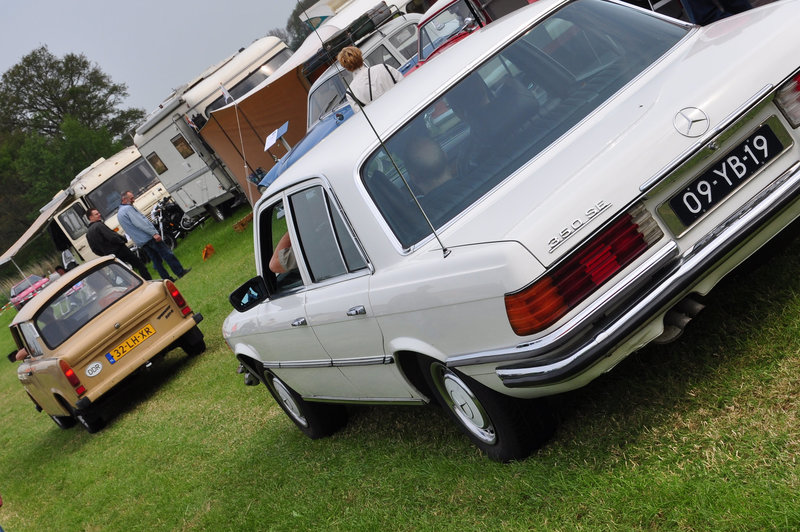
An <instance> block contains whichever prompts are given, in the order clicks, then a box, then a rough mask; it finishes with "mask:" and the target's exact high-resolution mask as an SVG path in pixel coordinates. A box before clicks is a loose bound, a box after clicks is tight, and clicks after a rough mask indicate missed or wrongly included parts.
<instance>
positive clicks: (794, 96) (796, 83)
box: [775, 74, 800, 127]
mask: <svg viewBox="0 0 800 532" xmlns="http://www.w3.org/2000/svg"><path fill="white" fill-rule="evenodd" d="M775 104H776V105H777V106H778V108H779V109H780V110H781V112H782V113H783V114H784V116H785V117H786V120H788V121H789V123H790V124H792V127H798V126H800V74H798V75H796V76H793V77H792V79H790V80H789V81H787V82H786V83H784V84H783V86H781V88H780V89H778V92H777V93H776V94H775Z"/></svg>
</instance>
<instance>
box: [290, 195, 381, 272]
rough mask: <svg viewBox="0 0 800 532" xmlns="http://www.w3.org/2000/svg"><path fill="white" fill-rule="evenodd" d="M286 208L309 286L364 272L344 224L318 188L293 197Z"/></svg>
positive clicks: (361, 260) (362, 264)
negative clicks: (305, 269) (312, 283)
mask: <svg viewBox="0 0 800 532" xmlns="http://www.w3.org/2000/svg"><path fill="white" fill-rule="evenodd" d="M289 204H290V205H291V209H292V220H293V222H294V224H295V229H296V231H297V236H298V239H299V245H300V248H301V250H302V256H303V258H304V260H305V264H306V266H307V268H308V272H309V275H310V276H311V280H312V282H320V281H324V280H326V279H331V278H333V277H337V276H340V275H344V274H347V273H350V272H354V271H357V270H361V269H363V268H366V266H367V263H366V261H365V260H364V257H363V255H362V254H361V253H360V251H359V248H358V246H357V244H356V242H355V241H354V239H353V237H352V235H351V233H350V231H349V230H348V227H347V224H346V223H345V222H344V219H343V218H342V216H341V214H340V213H339V211H338V209H337V208H336V206H335V205H334V204H333V202H331V198H330V196H329V195H328V194H327V193H326V192H325V190H324V189H323V188H322V187H321V186H319V185H317V186H313V187H311V188H307V189H304V190H302V191H300V192H296V193H294V194H292V195H291V196H289Z"/></svg>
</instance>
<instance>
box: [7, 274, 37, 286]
mask: <svg viewBox="0 0 800 532" xmlns="http://www.w3.org/2000/svg"><path fill="white" fill-rule="evenodd" d="M42 279H44V277H42V276H41V275H36V274H31V275H27V276H25V278H24V279H23V280H21V281H20V282H18V283H17V284H15V285H14V288H16V287H18V286H20V285H22V284H27V283H29V282H31V280H33V281H41V280H42Z"/></svg>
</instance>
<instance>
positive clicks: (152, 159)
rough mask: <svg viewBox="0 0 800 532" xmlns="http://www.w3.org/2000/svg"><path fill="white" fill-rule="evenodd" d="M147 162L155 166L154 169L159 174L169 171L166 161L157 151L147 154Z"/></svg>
mask: <svg viewBox="0 0 800 532" xmlns="http://www.w3.org/2000/svg"><path fill="white" fill-rule="evenodd" d="M147 162H148V163H150V166H152V167H153V170H155V171H156V173H157V174H158V175H161V174H163V173H164V172H166V171H167V165H166V164H164V161H162V160H161V157H159V156H158V154H157V153H156V152H153V153H151V154H150V155H148V156H147Z"/></svg>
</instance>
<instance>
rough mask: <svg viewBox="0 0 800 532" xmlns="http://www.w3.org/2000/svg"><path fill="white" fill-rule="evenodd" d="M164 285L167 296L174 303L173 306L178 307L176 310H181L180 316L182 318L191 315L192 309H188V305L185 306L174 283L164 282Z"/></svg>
mask: <svg viewBox="0 0 800 532" xmlns="http://www.w3.org/2000/svg"><path fill="white" fill-rule="evenodd" d="M164 284H166V285H167V291H168V292H169V295H170V296H171V297H172V300H173V301H175V304H176V305H178V308H180V309H181V314H183V315H184V316H188V315H189V314H191V313H192V309H191V308H189V305H187V304H186V300H185V299H183V296H182V295H181V293H180V291H179V290H178V287H176V286H175V283H173V282H172V281H166V282H165V283H164Z"/></svg>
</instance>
